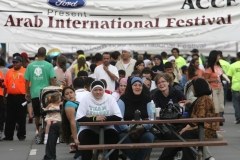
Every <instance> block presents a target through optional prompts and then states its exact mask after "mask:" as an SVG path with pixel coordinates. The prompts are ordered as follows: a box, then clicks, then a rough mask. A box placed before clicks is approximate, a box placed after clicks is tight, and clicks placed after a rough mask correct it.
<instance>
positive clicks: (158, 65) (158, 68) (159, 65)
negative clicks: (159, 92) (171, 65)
mask: <svg viewBox="0 0 240 160" xmlns="http://www.w3.org/2000/svg"><path fill="white" fill-rule="evenodd" d="M154 63H155V66H154V67H152V71H153V72H155V73H161V72H164V65H163V60H162V57H161V56H160V55H156V56H155V57H154Z"/></svg>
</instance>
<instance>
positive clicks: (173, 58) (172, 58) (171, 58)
mask: <svg viewBox="0 0 240 160" xmlns="http://www.w3.org/2000/svg"><path fill="white" fill-rule="evenodd" d="M167 60H168V62H171V61H172V60H176V58H175V57H174V56H170V57H169V58H168V59H167Z"/></svg>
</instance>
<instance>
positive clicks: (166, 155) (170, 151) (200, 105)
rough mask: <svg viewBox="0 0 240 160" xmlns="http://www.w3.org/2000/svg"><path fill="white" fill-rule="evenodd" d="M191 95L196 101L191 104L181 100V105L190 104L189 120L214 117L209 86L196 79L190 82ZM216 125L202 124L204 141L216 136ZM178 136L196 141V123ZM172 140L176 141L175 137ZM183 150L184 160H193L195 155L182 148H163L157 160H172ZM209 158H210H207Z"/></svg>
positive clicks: (186, 148)
mask: <svg viewBox="0 0 240 160" xmlns="http://www.w3.org/2000/svg"><path fill="white" fill-rule="evenodd" d="M192 83H193V93H194V96H195V97H197V99H196V100H195V101H194V102H193V103H192V104H191V101H189V100H183V101H181V103H185V104H191V106H190V107H189V110H188V113H189V115H190V118H207V117H215V107H214V103H213V100H212V99H211V98H210V97H209V95H211V94H212V91H211V88H210V87H209V84H208V83H207V82H206V81H205V80H204V79H202V78H197V79H195V80H193V81H192ZM216 131H217V124H216V123H215V122H205V123H204V137H205V139H208V138H213V137H215V136H216ZM179 134H180V135H181V136H182V137H183V138H184V139H198V138H199V137H198V126H197V124H196V123H191V124H188V125H187V126H186V127H185V128H183V129H182V130H181V131H180V132H179ZM174 139H177V137H175V138H174ZM181 149H182V150H183V157H182V159H184V160H193V159H195V158H196V155H194V154H192V152H191V149H190V148H188V147H183V148H165V149H164V150H163V152H162V155H161V156H160V158H159V160H172V159H173V158H174V156H175V155H176V153H177V152H178V151H179V150H181ZM209 158H211V157H209Z"/></svg>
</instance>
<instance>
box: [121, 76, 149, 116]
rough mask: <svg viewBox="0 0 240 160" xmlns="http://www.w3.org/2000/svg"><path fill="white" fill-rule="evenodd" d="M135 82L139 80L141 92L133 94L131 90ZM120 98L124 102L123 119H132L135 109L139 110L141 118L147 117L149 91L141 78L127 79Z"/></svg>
mask: <svg viewBox="0 0 240 160" xmlns="http://www.w3.org/2000/svg"><path fill="white" fill-rule="evenodd" d="M136 82H140V83H141V84H142V86H143V89H142V93H141V94H140V95H135V94H134V93H133V90H132V85H133V84H134V83H136ZM120 99H121V100H122V101H123V102H124V104H125V113H124V115H123V117H124V120H133V119H134V112H135V111H136V110H139V111H140V112H141V118H142V119H147V118H148V112H147V104H148V103H149V102H151V98H150V92H149V90H148V88H147V87H146V86H145V85H144V84H143V82H142V79H141V78H139V77H133V78H130V79H128V84H127V88H126V91H125V94H123V95H122V96H121V97H120Z"/></svg>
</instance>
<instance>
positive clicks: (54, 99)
mask: <svg viewBox="0 0 240 160" xmlns="http://www.w3.org/2000/svg"><path fill="white" fill-rule="evenodd" d="M50 102H51V103H50V104H49V105H48V106H47V107H46V108H45V109H44V110H60V107H59V106H60V105H61V104H62V102H61V94H60V93H58V92H55V93H53V94H52V95H51V96H50ZM57 121H61V114H60V112H57V111H56V112H50V113H47V115H46V118H45V122H46V130H45V136H44V144H47V140H48V132H49V128H50V126H51V124H53V123H57Z"/></svg>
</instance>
